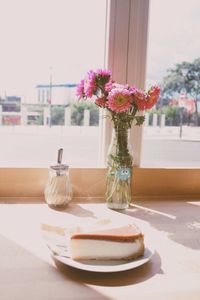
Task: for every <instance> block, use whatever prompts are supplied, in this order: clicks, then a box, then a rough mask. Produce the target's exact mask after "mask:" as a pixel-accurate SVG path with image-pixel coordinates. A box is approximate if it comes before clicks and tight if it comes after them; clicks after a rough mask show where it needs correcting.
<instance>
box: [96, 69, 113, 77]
mask: <svg viewBox="0 0 200 300" xmlns="http://www.w3.org/2000/svg"><path fill="white" fill-rule="evenodd" d="M96 74H97V75H100V76H102V77H110V76H111V71H110V70H102V69H98V70H96Z"/></svg>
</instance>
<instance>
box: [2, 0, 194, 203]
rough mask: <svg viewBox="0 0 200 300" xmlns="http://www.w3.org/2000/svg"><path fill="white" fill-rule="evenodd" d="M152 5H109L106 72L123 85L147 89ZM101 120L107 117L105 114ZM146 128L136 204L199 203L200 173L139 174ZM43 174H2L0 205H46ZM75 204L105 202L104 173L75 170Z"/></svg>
mask: <svg viewBox="0 0 200 300" xmlns="http://www.w3.org/2000/svg"><path fill="white" fill-rule="evenodd" d="M148 13H149V0H123V1H121V0H107V16H108V17H107V20H108V21H107V24H106V32H107V35H106V57H105V67H108V68H109V69H111V70H112V73H113V77H114V79H115V80H116V81H118V82H120V83H128V84H133V83H134V84H135V85H136V86H137V87H140V88H143V87H144V86H145V77H146V59H147V39H148ZM102 114H103V113H102ZM101 122H102V124H101V134H100V141H101V142H100V143H99V144H100V157H99V166H100V165H102V163H104V165H105V160H106V153H107V149H108V146H109V143H110V139H111V134H112V124H111V122H110V121H109V119H108V118H101ZM142 135H143V126H140V127H138V126H133V128H132V129H131V143H132V145H133V146H134V158H135V167H134V168H133V180H132V186H133V200H134V199H138V198H143V199H146V198H147V199H149V198H156V199H158V200H161V199H163V198H170V199H177V198H178V199H182V198H184V199H186V198H188V199H196V198H200V185H199V182H200V169H175V168H173V169H169V168H168V169H166V168H154V169H153V168H140V159H141V149H142ZM47 176H48V170H47V169H45V168H1V169H0V200H1V202H2V201H3V202H4V201H12V199H14V201H18V200H19V201H23V200H24V201H25V202H30V201H31V200H33V201H34V202H35V201H37V200H38V201H43V200H44V186H45V184H46V180H47ZM70 178H71V181H72V186H73V191H74V198H85V199H86V200H85V201H90V200H91V201H94V200H95V199H101V200H102V199H104V193H105V178H106V168H105V167H104V168H102V167H99V168H71V169H70Z"/></svg>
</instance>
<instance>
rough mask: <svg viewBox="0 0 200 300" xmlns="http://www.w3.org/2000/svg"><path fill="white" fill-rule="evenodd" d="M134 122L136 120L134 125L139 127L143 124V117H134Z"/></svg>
mask: <svg viewBox="0 0 200 300" xmlns="http://www.w3.org/2000/svg"><path fill="white" fill-rule="evenodd" d="M135 120H136V124H135V125H138V126H140V125H142V124H143V123H144V120H145V116H136V117H135Z"/></svg>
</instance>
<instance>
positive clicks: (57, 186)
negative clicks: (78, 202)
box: [44, 164, 72, 206]
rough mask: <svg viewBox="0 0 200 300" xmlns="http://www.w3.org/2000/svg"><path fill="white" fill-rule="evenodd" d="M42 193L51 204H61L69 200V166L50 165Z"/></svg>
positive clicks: (70, 194) (70, 193)
mask: <svg viewBox="0 0 200 300" xmlns="http://www.w3.org/2000/svg"><path fill="white" fill-rule="evenodd" d="M44 195H45V200H46V202H47V204H49V205H52V206H63V205H66V204H67V203H69V202H70V201H71V199H72V188H71V183H70V178H69V166H67V165H64V164H57V165H54V166H50V168H49V177H48V181H47V184H46V187H45V191H44Z"/></svg>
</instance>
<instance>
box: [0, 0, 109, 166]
mask: <svg viewBox="0 0 200 300" xmlns="http://www.w3.org/2000/svg"><path fill="white" fill-rule="evenodd" d="M106 9H107V1H106V0H84V1H81V0H73V1H70V0H51V1H48V0H42V1H40V0H34V1H32V0H30V1H26V0H18V1H14V2H13V1H11V0H8V1H7V0H2V1H1V2H0V10H1V19H0V35H1V44H2V47H1V55H0V65H1V70H0V134H1V138H2V141H3V142H2V143H1V150H0V151H1V155H0V166H1V167H47V166H48V165H49V164H50V163H55V162H56V158H57V151H58V148H61V147H62V148H64V153H63V161H65V162H67V163H68V164H69V165H70V166H76V167H77V166H97V163H98V158H99V130H100V129H99V110H97V108H96V107H95V106H93V105H91V104H88V103H82V104H81V103H78V101H77V98H76V96H75V89H76V84H77V83H78V82H79V81H80V79H81V78H82V76H84V74H85V73H86V72H87V71H88V70H89V69H96V68H103V67H104V60H105V59H104V57H105V34H106V30H105V29H106Z"/></svg>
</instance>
